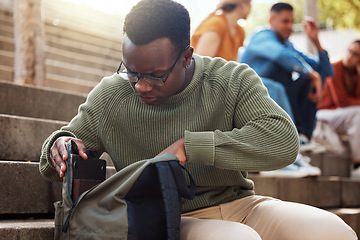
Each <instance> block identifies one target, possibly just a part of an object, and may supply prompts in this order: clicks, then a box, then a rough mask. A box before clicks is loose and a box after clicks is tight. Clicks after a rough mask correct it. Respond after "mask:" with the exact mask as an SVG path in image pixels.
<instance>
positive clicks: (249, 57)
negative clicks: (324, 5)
mask: <svg viewBox="0 0 360 240" xmlns="http://www.w3.org/2000/svg"><path fill="white" fill-rule="evenodd" d="M269 22H270V29H266V30H262V31H259V32H257V33H256V34H255V35H254V36H253V37H252V38H251V39H250V42H249V44H248V46H247V47H246V48H245V50H244V52H243V53H242V55H241V60H240V62H243V63H247V64H248V65H249V66H250V67H251V68H253V69H254V70H255V71H256V73H257V74H259V76H260V77H261V79H262V81H263V83H264V85H265V86H266V87H267V88H268V91H269V95H270V97H271V98H273V99H274V100H275V101H276V102H277V103H278V104H279V105H280V106H281V107H282V108H283V109H284V110H285V111H286V112H287V113H288V114H289V115H290V117H291V118H292V119H293V121H294V123H295V125H296V127H297V130H298V132H299V135H300V140H301V144H302V147H303V146H304V145H307V144H308V143H310V141H309V140H310V138H311V135H312V131H313V128H314V124H315V114H316V104H317V103H318V102H319V101H320V99H321V89H322V81H323V79H325V78H326V77H328V76H330V75H332V67H331V64H330V61H329V57H328V54H327V52H326V51H325V50H324V49H323V48H322V46H321V44H320V41H319V37H318V33H319V28H318V27H317V25H316V24H315V22H314V21H313V20H311V19H307V20H306V21H304V30H305V33H306V35H307V37H308V38H309V39H310V40H311V41H312V42H313V44H314V45H315V46H316V48H317V51H318V57H316V56H308V55H305V54H304V53H302V52H300V51H298V50H296V49H295V48H294V46H293V44H292V43H291V42H290V41H289V37H290V35H291V33H292V32H293V24H294V13H293V7H292V6H291V5H290V4H288V3H276V4H274V5H273V6H272V7H271V10H270V19H269ZM288 103H290V104H288ZM309 145H310V144H309ZM308 147H309V146H308ZM311 147H314V146H311ZM309 162H310V159H309V158H308V157H305V156H302V155H301V154H300V153H299V155H298V157H297V160H296V161H295V163H294V164H292V165H290V166H288V167H286V168H284V169H279V170H276V171H270V172H262V174H265V175H275V176H287V177H305V176H318V175H320V174H321V170H320V169H319V168H317V167H314V166H311V165H310V163H309Z"/></svg>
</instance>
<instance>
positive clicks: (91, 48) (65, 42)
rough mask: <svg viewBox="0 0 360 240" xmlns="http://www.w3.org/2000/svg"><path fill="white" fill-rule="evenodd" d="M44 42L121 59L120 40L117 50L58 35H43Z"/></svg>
mask: <svg viewBox="0 0 360 240" xmlns="http://www.w3.org/2000/svg"><path fill="white" fill-rule="evenodd" d="M45 44H46V45H48V46H50V47H54V48H58V49H61V50H67V51H70V52H76V53H81V54H86V55H89V56H95V57H100V58H104V59H111V60H114V61H118V62H120V59H121V44H120V42H119V48H118V49H117V51H114V50H113V49H110V48H106V46H102V47H100V46H95V45H91V44H88V43H82V42H79V41H76V40H69V39H65V38H60V37H58V36H53V35H45Z"/></svg>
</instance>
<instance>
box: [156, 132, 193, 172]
mask: <svg viewBox="0 0 360 240" xmlns="http://www.w3.org/2000/svg"><path fill="white" fill-rule="evenodd" d="M168 152H170V153H173V154H175V155H176V156H177V158H178V159H179V161H180V164H181V165H183V166H184V165H185V163H186V153H185V139H184V138H180V139H179V140H177V141H176V142H174V143H173V144H171V145H170V146H169V147H167V148H166V149H165V150H163V151H162V152H161V153H159V154H158V155H157V156H159V155H162V154H164V153H168Z"/></svg>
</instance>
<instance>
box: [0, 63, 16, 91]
mask: <svg viewBox="0 0 360 240" xmlns="http://www.w3.org/2000/svg"><path fill="white" fill-rule="evenodd" d="M13 75H14V68H13V67H12V66H4V65H0V81H6V82H11V81H13ZM0 91H1V90H0ZM0 97H1V96H0Z"/></svg>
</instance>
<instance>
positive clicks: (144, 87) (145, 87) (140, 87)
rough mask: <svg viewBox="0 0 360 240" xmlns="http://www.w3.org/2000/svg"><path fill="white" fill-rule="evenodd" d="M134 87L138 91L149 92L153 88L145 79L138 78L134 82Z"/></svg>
mask: <svg viewBox="0 0 360 240" xmlns="http://www.w3.org/2000/svg"><path fill="white" fill-rule="evenodd" d="M135 89H136V90H137V91H138V92H142V93H145V92H150V91H151V90H152V89H153V86H152V85H150V84H149V83H148V82H147V81H145V79H143V78H140V79H139V80H138V82H137V83H135Z"/></svg>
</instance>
